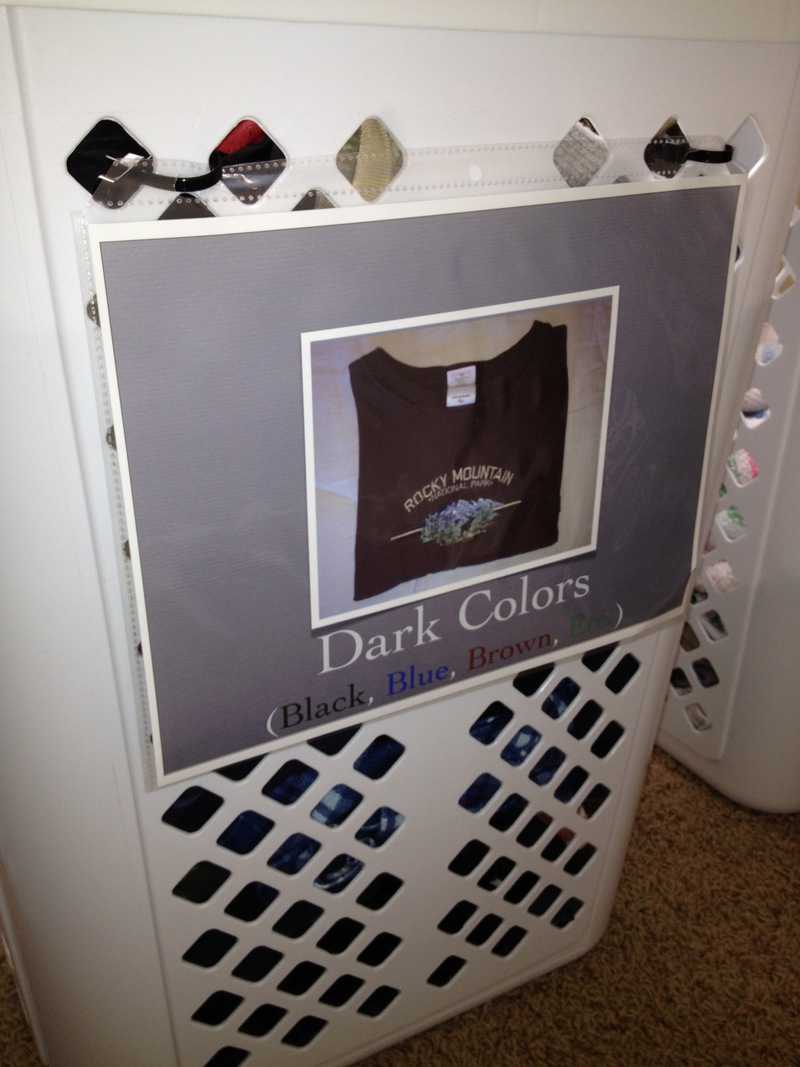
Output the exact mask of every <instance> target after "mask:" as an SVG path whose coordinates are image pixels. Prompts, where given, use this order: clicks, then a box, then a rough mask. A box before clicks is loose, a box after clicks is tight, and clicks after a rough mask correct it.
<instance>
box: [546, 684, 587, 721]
mask: <svg viewBox="0 0 800 1067" xmlns="http://www.w3.org/2000/svg"><path fill="white" fill-rule="evenodd" d="M580 691H581V690H580V686H579V685H578V683H577V682H575V681H573V680H572V678H562V679H561V681H560V682H559V683H558V685H557V686H556V687H555V688H554V689H553V691H552V693H551V694H550V695H549V696H548V697H547V699H546V700H545V701H544V703H543V704H542V711H543V712H544V713H545V715H549V716H550V718H551V719H560V718H561V716H562V715H563V714H564V712H565V711H566V710H567V708H568V707H569V706H570V704H571V703H572V701H573V700H574V699H575V697H576V696H577V695H578V693H580Z"/></svg>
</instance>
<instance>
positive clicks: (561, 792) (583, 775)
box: [553, 767, 589, 804]
mask: <svg viewBox="0 0 800 1067" xmlns="http://www.w3.org/2000/svg"><path fill="white" fill-rule="evenodd" d="M588 777H589V773H588V771H585V770H584V769H583V767H573V768H572V769H571V770H570V771H569V772H568V773H567V774H565V775H564V777H563V778H562V779H561V781H560V782H559V784H558V787H557V789H556V791H555V793H554V794H553V795H554V796H555V798H556V800H560V801H561V803H562V804H569V802H570V801H571V800H572V798H573V797H574V796H575V794H576V793H577V792H578V790H579V789H580V788H581V786H582V785H583V784H584V782H585V781H586V779H587V778H588Z"/></svg>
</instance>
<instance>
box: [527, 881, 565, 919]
mask: <svg viewBox="0 0 800 1067" xmlns="http://www.w3.org/2000/svg"><path fill="white" fill-rule="evenodd" d="M560 896H561V890H560V889H559V888H558V886H557V885H546V886H545V887H544V889H543V890H542V891H541V893H539V895H538V896H537V897H536V898H535V899H534V901H533V903H532V904H531V906H530V907H529V908H528V911H529V912H530V914H531V915H544V914H545V912H546V911H547V910H548V909H549V908H551V907H552V906H553V904H555V902H556V900H558V898H559V897H560Z"/></svg>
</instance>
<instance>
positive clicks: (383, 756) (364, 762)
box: [353, 734, 405, 781]
mask: <svg viewBox="0 0 800 1067" xmlns="http://www.w3.org/2000/svg"><path fill="white" fill-rule="evenodd" d="M404 752H405V745H401V744H400V742H399V741H395V740H394V738H393V737H389V736H388V735H387V734H381V736H380V737H376V738H375V740H374V741H373V742H372V743H371V744H369V745H368V746H367V747H366V748H365V749H364V751H363V752H362V753H361V755H360V756H359V757H358V759H357V760H356V761H355V763H354V764H353V766H354V767H355V769H356V770H357V771H358V772H359V773H360V774H363V775H365V776H366V777H367V778H372V780H373V781H377V780H378V779H379V778H383V776H384V775H385V774H388V772H389V771H390V770H391V769H392V767H393V766H394V765H395V763H397V761H398V760H399V759H400V757H401V756H402V755H403V753H404Z"/></svg>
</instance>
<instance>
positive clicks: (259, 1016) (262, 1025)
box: [239, 1004, 286, 1037]
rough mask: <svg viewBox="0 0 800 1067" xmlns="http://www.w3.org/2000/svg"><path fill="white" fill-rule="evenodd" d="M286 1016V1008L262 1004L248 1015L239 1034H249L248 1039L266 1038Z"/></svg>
mask: <svg viewBox="0 0 800 1067" xmlns="http://www.w3.org/2000/svg"><path fill="white" fill-rule="evenodd" d="M285 1015H286V1008H279V1007H278V1005H277V1004H262V1005H261V1006H260V1007H258V1008H256V1010H255V1011H254V1012H253V1013H252V1015H248V1016H247V1018H246V1019H245V1021H244V1022H243V1023H242V1025H241V1026H240V1027H239V1032H240V1033H242V1034H249V1035H250V1037H266V1035H267V1034H268V1033H269V1032H270V1030H273V1029H274V1028H275V1027H276V1026H277V1025H278V1023H279V1022H280V1021H281V1019H282V1018H283V1017H284V1016H285Z"/></svg>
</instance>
